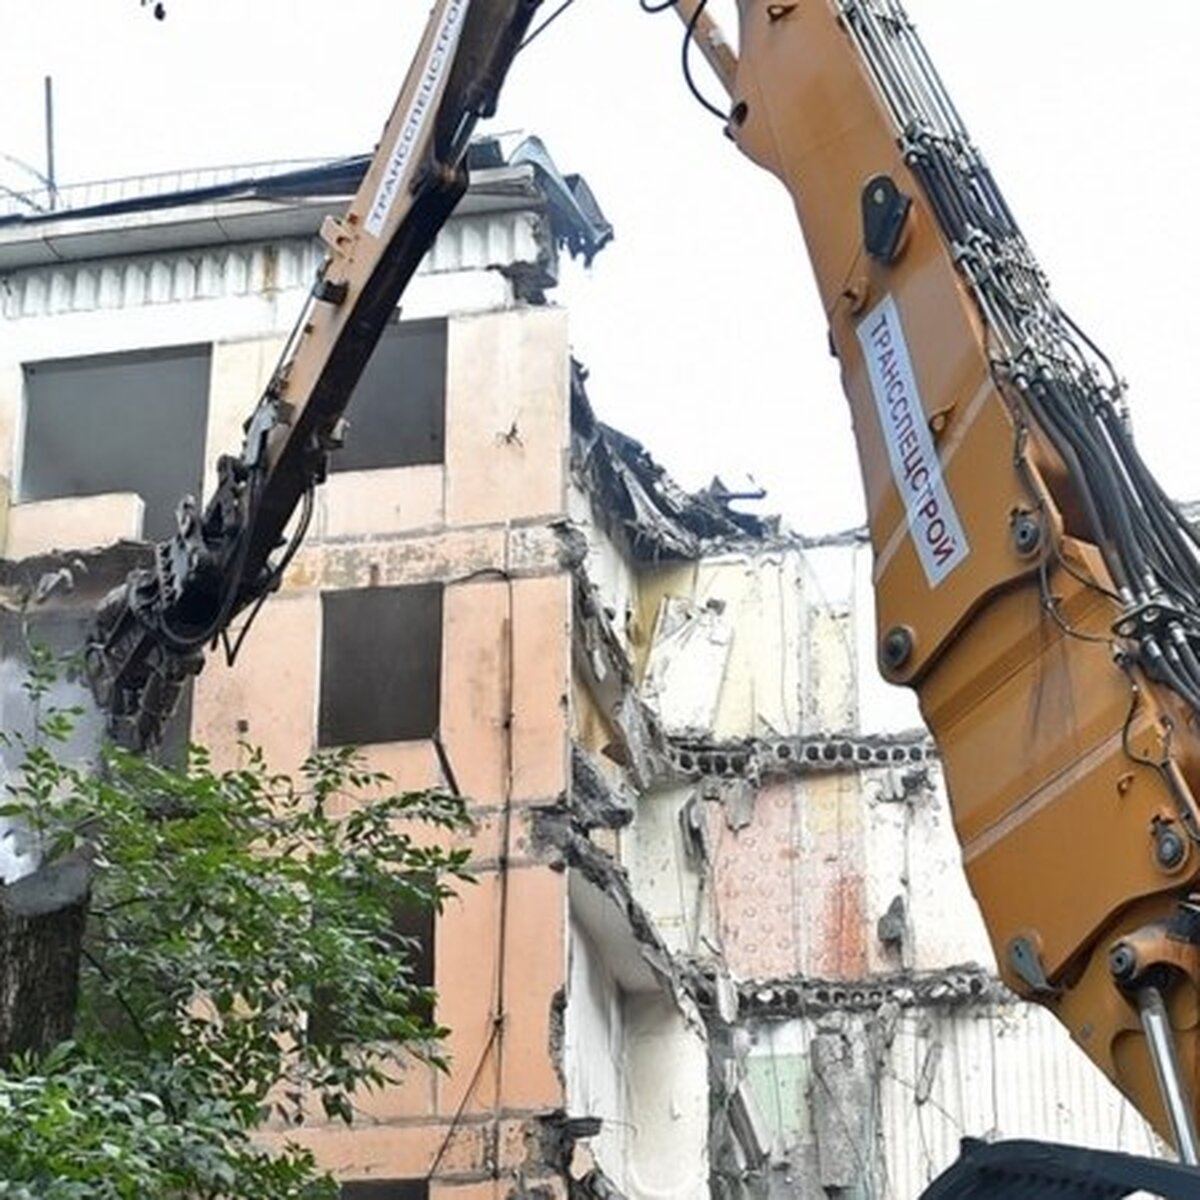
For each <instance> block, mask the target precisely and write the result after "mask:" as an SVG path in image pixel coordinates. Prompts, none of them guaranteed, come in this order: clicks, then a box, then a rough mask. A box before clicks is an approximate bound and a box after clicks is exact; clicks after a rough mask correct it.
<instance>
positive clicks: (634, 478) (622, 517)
mask: <svg viewBox="0 0 1200 1200" xmlns="http://www.w3.org/2000/svg"><path fill="white" fill-rule="evenodd" d="M586 380H587V370H586V368H585V367H584V366H583V365H582V364H581V363H579V362H578V361H577V360H572V363H571V460H572V466H573V468H574V470H575V471H576V473H577V474H578V475H579V477H580V479H581V481H582V483H583V486H584V490H585V491H587V492H588V493H589V494H591V495H592V496H593V497H595V499H596V501H597V505H596V507H597V515H598V516H600V517H601V518H602V519H603V520H605V521H607V522H608V523H609V525H610V526H615V528H616V530H618V531H619V532H620V533H621V534H622V535H623V536H622V541H623V542H624V543H625V545H626V546H628V548H629V552H630V554H631V555H632V557H633V558H634V560H635V561H638V562H658V561H670V560H685V561H686V560H690V559H695V558H699V557H700V555H701V554H702V553H703V552H704V550H705V548H706V547H709V548H711V546H712V544H713V543H717V542H728V543H735V544H736V543H739V542H747V541H755V542H761V541H762V540H764V539H766V538H770V537H773V536H776V535H778V533H779V519H778V518H777V517H758V516H753V515H751V514H749V513H741V512H738V511H736V510H735V509H734V508H733V507H732V501H733V499H734V498H735V497H734V496H733V495H732V494H731V493H729V492H728V491H726V489H725V488H724V487H723V486H712V487H709V488H706V489H705V490H703V491H700V492H686V491H684V490H683V488H681V487H680V486H679V485H678V484H676V483H675V482H674V481H673V480H672V479H671V477H670V476H669V475H668V474H667V473H666V471H665V470H664V469H663V468H662V467H661V466H659V465H658V463H656V462H655V461H654V459H653V458H652V457H651V456H650V454H649V452H648V451H647V450H646V448H645V447H644V446H642V444H641V443H640V442H637V441H634V439H633V438H631V437H628V436H627V435H626V434H623V433H621V432H620V431H619V430H616V429H613V428H612V427H611V426H608V425H605V424H604V423H603V422H602V421H598V420H597V419H596V415H595V413H594V412H593V410H592V406H591V402H590V401H589V400H588V397H587V391H586V389H585V386H584V384H585V381H586Z"/></svg>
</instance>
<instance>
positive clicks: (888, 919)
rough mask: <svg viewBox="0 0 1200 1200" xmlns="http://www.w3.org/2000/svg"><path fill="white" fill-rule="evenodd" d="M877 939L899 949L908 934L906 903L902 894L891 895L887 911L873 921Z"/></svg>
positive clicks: (894, 948)
mask: <svg viewBox="0 0 1200 1200" xmlns="http://www.w3.org/2000/svg"><path fill="white" fill-rule="evenodd" d="M875 932H876V933H877V934H878V935H879V940H880V941H881V942H882V943H883V944H884V945H885V946H887V947H889V948H890V949H893V950H900V949H901V948H902V947H903V945H904V941H905V939H906V938H907V936H908V905H907V904H906V903H905V901H904V897H903V896H893V897H892V902H891V904H889V905H888V907H887V911H886V912H885V913H884V914H883V916H881V917H880V918H879V920H878V921H877V922H876V923H875Z"/></svg>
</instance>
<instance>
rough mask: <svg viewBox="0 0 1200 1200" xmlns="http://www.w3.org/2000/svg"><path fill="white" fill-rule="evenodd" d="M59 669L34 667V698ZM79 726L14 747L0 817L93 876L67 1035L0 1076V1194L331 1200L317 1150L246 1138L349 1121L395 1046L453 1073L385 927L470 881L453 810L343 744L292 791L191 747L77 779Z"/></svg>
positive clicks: (461, 821) (314, 761)
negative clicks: (74, 758) (66, 751)
mask: <svg viewBox="0 0 1200 1200" xmlns="http://www.w3.org/2000/svg"><path fill="white" fill-rule="evenodd" d="M48 679H49V672H48V671H47V670H46V664H45V663H44V661H43V662H41V663H40V665H39V666H38V667H37V668H36V669H35V672H34V675H33V678H32V679H31V682H30V684H29V691H30V697H31V700H32V702H33V703H34V705H35V706H40V705H43V704H44V701H45V697H46V694H47V687H48ZM71 727H72V715H71V714H70V713H69V712H64V711H59V710H54V709H47V710H46V711H41V712H39V716H38V720H37V722H36V733H35V734H34V735H32V736H30V737H20V736H17V735H12V734H9V735H5V736H7V737H8V738H9V740H10V743H16V744H17V745H18V746H19V749H20V751H21V754H22V757H23V759H24V768H23V770H22V771H21V772H20V773H19V774H15V776H14V781H12V782H10V783H9V785H8V787H7V797H6V803H4V804H3V805H0V815H2V816H3V817H5V818H7V819H8V820H9V821H13V820H15V821H17V822H19V823H20V824H21V825H22V826H23V827H24V829H25V830H26V831H27V832H28V835H29V836H30V838H31V839H33V840H34V842H35V843H36V848H37V850H38V851H39V853H40V855H41V857H42V861H43V862H46V861H52V860H54V859H58V858H62V857H63V856H66V855H72V854H83V855H85V856H87V857H88V858H89V859H90V861H91V863H92V866H93V870H94V877H93V884H92V894H91V905H90V915H89V919H88V927H87V934H86V937H85V941H84V946H83V956H82V965H81V971H80V997H79V1011H78V1017H77V1022H76V1033H75V1037H74V1039H73V1040H72V1041H71V1042H69V1043H67V1044H64V1045H61V1046H58V1047H56V1048H54V1049H53V1050H52V1051H51V1052H50V1053H48V1054H46V1055H43V1056H42V1057H40V1058H17V1059H16V1060H14V1061H12V1062H10V1063H8V1064H6V1069H5V1072H4V1074H3V1075H2V1076H0V1198H17V1197H20V1198H22V1200H24V1198H26V1197H29V1198H33V1197H37V1198H39V1200H41V1198H46V1200H75V1198H76V1197H96V1198H108V1197H113V1198H118V1197H121V1198H123V1197H139V1198H142V1197H181V1198H182V1197H206V1198H213V1200H216V1198H218V1197H250V1196H253V1197H256V1198H258V1200H285V1198H287V1200H292V1198H297V1200H298V1198H305V1200H308V1198H310V1197H311V1198H316V1197H327V1196H333V1195H336V1190H335V1189H334V1187H333V1185H332V1183H331V1181H330V1180H328V1179H327V1178H325V1177H324V1176H323V1175H322V1174H321V1173H320V1172H319V1171H318V1170H317V1169H316V1168H315V1166H314V1164H313V1163H312V1161H311V1159H310V1158H309V1156H307V1155H306V1154H305V1153H303V1152H301V1151H299V1150H297V1149H294V1148H293V1149H290V1150H287V1151H285V1152H283V1153H281V1154H276V1155H269V1154H267V1153H266V1152H265V1151H263V1150H262V1149H260V1148H259V1147H257V1146H256V1145H255V1144H254V1143H253V1141H252V1137H251V1135H252V1134H253V1132H254V1130H255V1129H256V1128H258V1127H259V1126H260V1125H261V1124H262V1122H263V1120H264V1119H265V1118H266V1117H273V1118H274V1119H275V1120H276V1122H277V1123H278V1122H283V1123H295V1122H298V1121H299V1120H301V1119H302V1118H303V1116H304V1114H305V1113H306V1112H323V1113H324V1114H326V1115H328V1116H332V1117H338V1118H341V1119H343V1120H346V1121H349V1120H350V1119H351V1117H352V1115H353V1097H354V1094H355V1093H356V1091H358V1090H359V1089H362V1088H370V1087H375V1086H379V1085H382V1084H384V1083H385V1082H386V1081H387V1080H388V1079H389V1078H392V1077H393V1076H394V1074H395V1073H396V1071H398V1070H399V1055H400V1053H401V1051H404V1052H406V1053H408V1054H413V1053H416V1054H417V1055H419V1056H421V1057H423V1058H425V1059H426V1060H432V1061H433V1062H435V1063H437V1062H439V1061H440V1060H439V1058H438V1053H437V1046H438V1040H439V1038H441V1037H442V1036H443V1035H444V1033H445V1030H442V1029H440V1028H438V1027H437V1026H436V1025H435V1024H433V1023H432V1021H431V1020H430V1017H429V1014H430V1012H431V1004H430V1000H431V997H430V996H429V994H428V992H427V991H426V990H425V989H423V988H421V987H420V986H418V984H417V983H416V982H415V980H414V976H413V969H412V961H413V953H412V952H413V950H414V947H413V946H412V945H411V943H410V942H409V941H408V940H407V939H405V938H404V937H402V936H400V935H398V934H397V933H396V932H395V928H394V925H395V914H396V913H397V911H398V910H400V909H403V908H406V907H412V906H424V907H434V908H437V907H439V906H440V905H441V903H442V902H443V900H444V899H445V898H446V897H447V896H448V895H449V894H450V892H449V887H448V885H449V884H450V883H451V882H454V881H457V880H464V879H466V878H467V875H466V854H465V851H461V850H452V849H446V848H444V847H443V846H442V845H440V844H438V843H439V840H441V841H444V840H446V838H447V836H449V835H453V834H454V833H455V832H456V831H458V830H460V829H462V828H463V826H464V825H465V821H466V818H465V814H464V810H463V807H462V805H461V802H459V801H457V800H455V799H453V798H451V797H447V796H443V795H439V794H430V793H416V794H413V793H405V794H395V793H392V792H390V791H389V781H388V779H387V778H386V777H385V776H383V775H380V774H378V773H374V772H371V771H368V770H366V769H365V768H364V766H363V764H362V761H361V759H360V758H359V757H358V756H357V755H356V753H355V752H353V751H351V750H338V751H335V752H332V753H326V754H321V755H317V756H314V757H313V758H311V759H310V760H309V761H308V762H306V763H305V764H304V766H303V768H302V770H301V772H300V775H299V778H298V779H292V778H289V777H287V776H284V775H279V774H273V773H271V772H270V771H269V770H268V768H267V766H266V764H265V763H264V762H263V760H262V757H261V755H260V754H258V753H256V752H252V751H247V752H246V759H247V761H246V764H245V765H244V766H243V767H241V768H240V769H238V770H232V771H218V770H215V769H214V768H213V766H212V764H211V762H210V761H209V758H208V756H207V754H206V753H205V752H203V751H201V750H197V749H195V748H193V751H192V754H191V759H190V762H189V764H188V768H187V769H186V770H179V771H176V770H171V769H168V768H166V767H162V766H158V765H155V764H153V763H151V762H148V761H146V760H144V759H140V758H137V757H135V756H132V755H129V754H125V753H122V752H120V751H117V750H109V751H107V752H106V753H105V755H104V758H103V762H102V765H101V769H100V770H99V771H96V770H94V769H85V768H82V767H79V766H76V765H72V764H70V763H68V762H66V761H64V756H63V754H62V752H61V747H62V746H63V744H64V743H65V742H66V740H67V739H68V737H69V736H70V733H71ZM439 835H440V838H439ZM315 1010H319V1011H320V1014H321V1020H320V1026H321V1028H322V1031H323V1032H322V1035H321V1036H320V1037H316V1036H310V1027H313V1025H314V1023H313V1022H311V1021H310V1014H312V1013H313V1012H314V1011H315Z"/></svg>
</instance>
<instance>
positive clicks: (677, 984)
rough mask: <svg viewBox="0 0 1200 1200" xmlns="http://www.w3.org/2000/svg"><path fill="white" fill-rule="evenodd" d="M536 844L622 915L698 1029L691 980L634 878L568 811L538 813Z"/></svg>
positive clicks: (646, 958)
mask: <svg viewBox="0 0 1200 1200" xmlns="http://www.w3.org/2000/svg"><path fill="white" fill-rule="evenodd" d="M531 834H532V837H531V843H532V846H533V849H534V851H535V852H536V853H539V854H542V855H544V856H546V857H547V858H549V857H551V856H554V855H556V856H557V857H558V860H559V861H558V862H557V863H555V862H551V865H552V866H559V867H570V868H573V869H574V870H576V871H578V872H579V874H580V875H581V876H582V877H583V878H584V879H585V880H587V882H588V883H589V884H591V885H592V886H593V887H594V888H596V889H597V890H598V891H600V892H601V893H602V894H603V895H604V896H605V897H607V899H608V901H609V902H610V903H611V904H613V905H615V907H616V908H617V910H618V911H619V912H620V913H621V914H622V915H623V917H624V919H625V924H626V926H627V928H628V929H629V932H630V934H631V935H632V937H633V939H634V940H635V941H636V942H637V944H638V951H639V953H640V955H641V958H642V960H643V961H644V962H645V964H646V966H647V967H648V968H649V969H650V971H651V972H652V973H653V975H654V976H655V978H657V979H658V980H659V982H660V983H662V984H663V985H664V986H665V987H666V989H667V991H668V992H669V993H670V994H671V995H672V997H673V998H674V1000H675V1003H676V1004H677V1006H678V1007H679V1010H680V1012H681V1013H682V1014H683V1015H684V1017H685V1018H686V1019H688V1020H689V1021H691V1022H692V1023H693V1024H697V1025H698V1024H699V1023H700V1022H699V1016H698V1012H697V1005H696V1000H695V997H694V996H692V994H691V990H690V988H689V986H688V985H689V977H688V975H687V974H686V973H685V972H684V971H682V970H681V969H680V967H679V965H678V964H677V963H676V961H675V958H674V956H673V955H672V954H671V951H670V950H669V949H668V948H667V944H666V943H665V942H664V941H663V939H662V936H661V935H660V934H659V932H658V928H657V926H656V925H655V923H654V920H653V918H652V917H651V916H650V914H649V913H648V912H647V911H646V910H645V909H644V908H643V907H642V905H641V904H640V903H639V902H638V900H637V899H636V898H635V897H634V894H633V887H632V885H631V884H630V881H629V874H628V872H627V871H626V870H625V869H624V867H622V866H620V865H619V864H618V863H616V862H615V861H614V860H613V859H612V857H611V856H610V855H609V854H607V853H606V852H605V851H604V850H602V849H600V847H599V846H596V845H594V844H593V843H592V842H591V841H589V840H588V837H587V835H586V833H585V832H584V831H583V829H582V827H581V826H580V825H579V824H578V823H577V822H576V820H575V819H574V816H573V814H572V813H571V811H570V809H569V807H568V806H567V805H555V806H552V807H544V808H539V809H537V810H535V812H534V818H533V825H532V830H531Z"/></svg>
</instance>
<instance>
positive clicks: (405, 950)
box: [308, 899, 437, 1045]
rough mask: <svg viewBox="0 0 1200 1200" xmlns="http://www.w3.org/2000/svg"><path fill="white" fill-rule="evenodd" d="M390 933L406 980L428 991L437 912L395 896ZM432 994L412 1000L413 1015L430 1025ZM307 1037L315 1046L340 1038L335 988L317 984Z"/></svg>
mask: <svg viewBox="0 0 1200 1200" xmlns="http://www.w3.org/2000/svg"><path fill="white" fill-rule="evenodd" d="M391 918H392V919H391V932H392V935H393V937H394V939H395V941H394V943H393V944H392V949H394V951H395V953H396V955H397V956H398V957H399V958H402V959H403V960H404V962H405V964H406V977H407V981H408V982H409V983H410V984H411V985H412V986H414V987H418V988H425V989H429V990H430V992H432V988H433V982H434V963H435V958H434V955H435V952H436V943H435V937H436V934H435V930H436V928H437V914H436V913H435V912H434V910H433V908H432V907H429V906H423V905H417V904H405V903H403V902H402V901H401V900H399V899H397V900H396V902H395V903H394V904H393V906H392V913H391ZM433 1009H434V1005H433V996H432V994H431V995H430V996H429V997H428V998H423V999H421V1000H419V1001H417V1002H416V1003H414V1005H413V1008H412V1013H413V1015H414V1016H415V1017H416V1018H417V1019H418V1020H420V1021H423V1022H425V1023H426V1024H430V1025H431V1024H433ZM308 1036H309V1038H310V1039H311V1040H312V1041H313V1042H314V1043H315V1044H317V1045H330V1044H332V1043H334V1042H337V1041H341V1040H344V1037H343V1035H342V1032H341V1030H340V1028H339V1020H338V996H337V991H336V989H335V988H326V987H319V988H317V989H316V992H315V994H314V997H313V1004H312V1008H311V1009H310V1010H309V1014H308Z"/></svg>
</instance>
